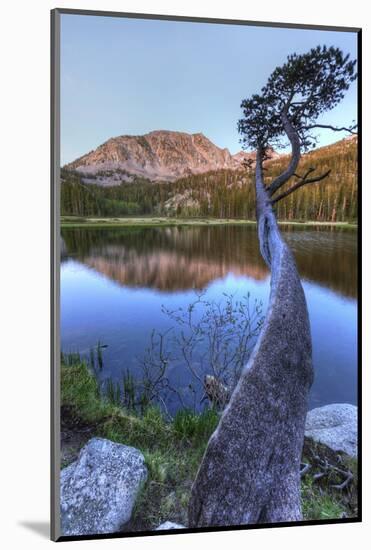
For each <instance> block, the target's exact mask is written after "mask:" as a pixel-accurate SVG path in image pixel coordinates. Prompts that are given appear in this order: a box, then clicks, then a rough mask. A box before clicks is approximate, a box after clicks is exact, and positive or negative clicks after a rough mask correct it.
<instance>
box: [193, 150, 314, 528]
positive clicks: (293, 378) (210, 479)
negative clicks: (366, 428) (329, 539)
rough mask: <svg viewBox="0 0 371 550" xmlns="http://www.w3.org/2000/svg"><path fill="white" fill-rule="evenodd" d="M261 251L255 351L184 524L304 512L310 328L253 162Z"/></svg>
mask: <svg viewBox="0 0 371 550" xmlns="http://www.w3.org/2000/svg"><path fill="white" fill-rule="evenodd" d="M256 202H257V209H256V210H257V220H258V236H259V243H260V250H261V254H262V256H263V258H264V260H265V262H266V263H267V265H268V266H269V268H270V269H271V292H270V299H269V305H268V310H267V314H266V318H265V321H264V325H263V327H262V330H261V333H260V335H259V338H258V341H257V343H256V346H255V348H254V351H253V353H252V355H251V357H250V360H249V362H248V364H247V365H246V366H245V368H244V370H243V372H242V374H241V377H240V380H239V382H238V384H237V386H236V388H235V390H234V392H233V394H232V397H231V399H230V402H229V404H228V405H227V407H226V409H225V410H224V412H223V414H222V417H221V419H220V422H219V425H218V427H217V429H216V430H215V432H214V433H213V435H212V436H211V438H210V440H209V443H208V446H207V449H206V452H205V455H204V457H203V460H202V463H201V466H200V469H199V471H198V474H197V477H196V480H195V482H194V484H193V487H192V494H191V499H190V504H189V526H190V527H208V526H221V525H224V526H226V525H243V524H254V523H271V522H283V521H296V520H300V519H301V517H302V516H301V506H300V459H301V453H302V446H303V439H304V425H305V418H306V413H307V402H308V392H309V388H310V386H311V384H312V380H313V370H312V360H311V336H310V327H309V320H308V312H307V306H306V301H305V296H304V292H303V288H302V285H301V282H300V278H299V275H298V272H297V269H296V265H295V261H294V259H293V256H292V253H291V251H290V250H289V248H288V246H287V245H286V243H285V242H284V240H283V239H282V237H281V234H280V231H279V229H278V226H277V222H276V219H275V215H274V213H273V211H272V207H271V204H270V202H269V199H268V196H267V193H266V191H265V188H264V182H263V173H262V163H261V160H260V154H259V152H258V156H257V164H256Z"/></svg>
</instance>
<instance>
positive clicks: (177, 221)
mask: <svg viewBox="0 0 371 550" xmlns="http://www.w3.org/2000/svg"><path fill="white" fill-rule="evenodd" d="M255 223H256V222H255V221H254V220H243V219H222V218H163V217H128V218H99V217H86V218H82V217H74V216H61V226H62V227H112V226H115V227H132V226H138V227H153V226H163V227H168V226H177V225H178V226H179V225H190V226H192V225H255ZM278 223H279V224H282V225H300V226H334V227H347V228H354V229H355V228H357V224H356V223H343V222H315V221H306V222H304V221H279V222H278Z"/></svg>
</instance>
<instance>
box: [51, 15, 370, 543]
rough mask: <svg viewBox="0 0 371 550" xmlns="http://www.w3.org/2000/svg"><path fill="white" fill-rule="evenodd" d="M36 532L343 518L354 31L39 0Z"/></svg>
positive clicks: (357, 57) (347, 506)
mask: <svg viewBox="0 0 371 550" xmlns="http://www.w3.org/2000/svg"><path fill="white" fill-rule="evenodd" d="M51 21H52V258H53V268H52V480H51V484H52V538H53V539H54V540H75V539H88V538H103V537H125V536H138V535H143V534H145V535H148V534H153V535H161V534H176V533H184V532H194V531H208V530H226V529H250V528H262V527H263V528H269V527H280V526H289V525H298V524H299V525H303V526H304V525H308V524H318V523H329V524H330V523H339V522H355V521H360V520H361V461H360V458H361V456H360V455H361V444H360V439H359V437H358V434H359V427H360V422H361V418H360V412H359V411H360V405H361V377H360V375H361V372H360V364H359V362H360V354H359V351H358V350H359V349H360V334H359V333H358V326H359V319H360V315H361V304H360V302H359V298H358V295H359V292H360V288H361V287H360V273H361V272H360V269H359V266H360V257H359V256H360V251H361V250H360V246H359V243H360V239H361V235H360V229H359V227H360V221H361V220H360V215H361V210H360V208H359V204H360V200H361V189H360V175H361V173H360V152H361V149H360V141H361V117H360V108H361V98H360V89H361V88H360V79H361V30H360V29H357V28H338V27H324V26H315V25H308V26H303V25H302V26H299V25H292V24H284V23H263V22H251V21H235V20H219V19H196V18H191V17H189V18H188V17H175V16H174V17H173V16H156V15H144V14H127V13H125V14H124V13H110V12H93V11H81V10H69V9H56V10H53V11H52V17H51Z"/></svg>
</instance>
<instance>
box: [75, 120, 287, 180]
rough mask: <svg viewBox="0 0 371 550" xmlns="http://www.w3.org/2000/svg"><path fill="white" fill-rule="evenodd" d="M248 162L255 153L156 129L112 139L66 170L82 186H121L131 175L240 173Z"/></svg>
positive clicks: (159, 177) (157, 177)
mask: <svg viewBox="0 0 371 550" xmlns="http://www.w3.org/2000/svg"><path fill="white" fill-rule="evenodd" d="M276 156H277V153H276ZM249 159H251V161H252V162H254V160H255V154H254V153H247V152H245V151H241V152H240V153H237V154H236V155H232V154H231V153H230V152H229V150H228V149H221V148H220V147H218V146H217V145H215V144H214V143H212V142H211V141H210V140H209V139H208V138H207V137H205V136H204V135H203V134H200V133H197V134H187V133H185V132H173V131H169V130H155V131H153V132H149V133H148V134H144V135H142V136H130V135H126V136H118V137H115V138H111V139H109V140H108V141H106V142H105V143H103V144H102V145H100V146H99V147H98V148H97V149H95V151H90V153H87V154H86V155H84V156H82V157H80V158H78V159H76V160H75V161H73V162H71V163H70V164H67V165H66V167H65V168H67V169H72V170H76V171H78V172H80V174H82V176H83V180H84V181H85V183H95V184H97V185H120V183H121V181H133V176H134V175H136V176H140V177H145V178H148V179H150V180H153V181H154V180H159V181H175V180H176V179H178V178H181V177H184V176H189V175H190V174H203V173H206V172H209V171H210V170H225V169H229V170H241V167H243V163H244V162H245V161H246V160H249Z"/></svg>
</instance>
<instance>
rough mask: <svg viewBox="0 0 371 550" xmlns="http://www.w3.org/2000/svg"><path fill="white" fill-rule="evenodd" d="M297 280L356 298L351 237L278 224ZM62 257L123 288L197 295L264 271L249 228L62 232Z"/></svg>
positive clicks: (347, 232)
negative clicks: (216, 284)
mask: <svg viewBox="0 0 371 550" xmlns="http://www.w3.org/2000/svg"><path fill="white" fill-rule="evenodd" d="M283 233H284V236H285V239H286V240H287V242H288V244H289V245H290V247H291V249H292V250H293V252H294V254H295V257H296V261H297V264H298V268H299V272H300V275H301V277H302V278H303V279H305V280H308V281H311V282H314V283H317V284H319V285H322V286H325V287H326V288H329V289H331V290H333V291H335V292H338V293H340V294H342V295H343V296H348V297H352V298H355V297H356V296H357V248H356V232H355V231H353V230H349V229H343V230H341V229H337V228H334V227H332V228H323V227H316V228H313V229H312V228H310V229H308V228H300V227H299V228H297V226H295V227H294V226H284V227H283ZM62 238H63V250H64V255H63V258H62V259H66V258H68V257H73V258H75V259H77V260H78V261H80V262H82V263H83V264H85V265H86V266H88V267H90V268H92V269H94V270H96V271H97V272H98V273H101V274H102V275H104V276H106V277H108V278H109V279H111V280H112V281H115V282H117V283H119V284H121V285H124V286H128V287H144V288H153V289H156V290H159V291H164V292H178V291H181V290H187V289H192V288H195V289H202V288H204V287H205V286H207V285H208V284H209V283H210V282H212V281H213V280H215V279H219V278H222V277H225V276H226V275H227V274H228V273H233V274H234V275H236V276H245V277H249V278H252V279H255V280H256V281H260V280H264V279H266V278H267V277H268V275H269V272H268V269H267V268H266V266H265V264H264V262H263V260H262V258H261V256H260V253H259V245H258V240H257V237H256V229H255V226H212V227H205V226H199V227H187V226H185V227H181V226H180V227H179V226H178V227H162V228H155V227H150V228H114V229H108V228H107V229H95V228H83V229H63V230H62Z"/></svg>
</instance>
